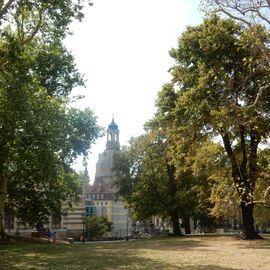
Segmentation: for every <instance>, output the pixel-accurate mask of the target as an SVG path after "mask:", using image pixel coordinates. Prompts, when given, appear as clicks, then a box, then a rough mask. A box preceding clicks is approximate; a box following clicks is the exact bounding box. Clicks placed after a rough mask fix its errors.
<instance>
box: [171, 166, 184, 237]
mask: <svg viewBox="0 0 270 270" xmlns="http://www.w3.org/2000/svg"><path fill="white" fill-rule="evenodd" d="M174 173H175V167H174V166H173V165H170V164H169V163H168V162H167V176H168V184H169V195H170V198H171V211H170V216H171V221H172V226H173V235H174V236H180V235H183V234H182V232H181V229H180V224H179V210H178V209H177V207H176V205H177V202H176V198H175V196H176V192H177V188H176V183H175V178H174Z"/></svg>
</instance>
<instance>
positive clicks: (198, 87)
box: [158, 16, 270, 224]
mask: <svg viewBox="0 0 270 270" xmlns="http://www.w3.org/2000/svg"><path fill="white" fill-rule="evenodd" d="M255 39H256V43H258V44H259V45H260V48H264V51H265V52H267V53H269V33H268V32H266V31H265V29H263V27H259V26H257V35H256V38H255V36H254V35H253V32H252V30H251V29H250V28H243V27H242V26H241V25H240V24H237V23H235V22H234V21H233V20H231V19H226V20H224V19H220V18H219V17H217V16H212V17H209V18H206V19H205V20H204V22H203V24H201V25H199V26H196V27H188V28H187V30H186V31H185V32H184V33H183V34H182V36H181V37H180V38H179V41H178V48H176V49H172V50H171V51H170V54H171V56H172V57H173V58H174V59H175V66H173V67H172V68H171V74H172V76H173V78H172V81H171V83H170V84H168V85H169V86H170V92H168V90H166V92H164V93H165V96H166V97H167V96H168V93H173V95H174V96H175V97H176V98H175V101H174V102H171V101H169V102H167V101H166V100H165V99H164V96H163V100H162V101H159V102H158V105H160V104H161V105H162V107H160V112H163V113H164V108H166V110H167V112H165V119H166V117H167V119H169V118H168V117H170V119H172V120H170V125H169V126H167V127H168V129H169V130H168V131H167V134H169V139H170V145H171V146H170V149H171V150H172V153H171V157H172V160H173V163H174V164H175V165H176V167H177V169H179V167H180V168H181V163H184V164H185V165H186V164H187V162H188V163H190V164H191V167H193V168H192V170H193V171H194V164H195V165H196V164H199V163H198V162H197V161H196V157H197V158H198V157H203V154H202V153H201V154H199V153H200V152H201V151H203V150H204V149H206V148H205V147H201V146H200V141H202V142H206V143H207V142H208V143H209V142H210V141H211V140H212V141H219V142H220V141H221V142H222V146H223V153H225V154H226V156H227V160H226V158H225V159H224V158H219V159H214V163H218V162H224V161H225V163H223V164H225V167H224V168H228V166H227V164H229V173H230V174H231V177H232V180H233V185H230V186H229V187H232V186H233V188H235V190H236V193H237V196H238V201H239V202H240V203H241V206H242V207H243V209H245V207H249V205H251V204H253V203H254V202H255V197H254V194H255V193H254V190H255V186H256V182H257V180H258V176H259V170H258V158H257V156H258V147H259V145H260V143H261V142H263V140H264V139H266V138H268V137H269V131H270V129H269V127H270V126H269V118H268V117H267V115H268V114H269V104H268V100H269V98H270V97H269V91H268V90H269V89H270V81H269V66H268V64H267V61H265V60H266V59H265V57H264V56H263V55H262V54H261V51H260V50H254V49H253V48H252V44H254V41H255ZM161 97H162V96H161ZM164 103H165V104H168V106H167V107H166V106H165V105H164ZM211 148H212V147H210V148H209V150H210V149H211ZM210 151H211V150H210ZM221 154H222V152H221ZM220 156H221V155H220ZM206 157H207V155H206ZM203 162H206V164H207V159H205V158H204V157H203V158H202V160H201V165H203ZM178 164H180V166H179V165H178ZM206 164H205V165H206ZM221 164H222V163H221ZM202 168H203V166H202ZM216 168H218V167H216ZM213 169H214V168H213ZM211 170H212V169H211ZM194 172H195V171H194ZM212 173H213V174H216V173H215V172H214V171H212ZM224 176H225V178H223V179H226V177H228V175H227V174H224ZM229 177H230V176H229ZM214 178H215V179H217V178H216V177H214ZM216 183H218V182H216ZM231 183H232V182H231ZM244 223H245V224H247V223H249V224H252V218H251V217H249V221H248V222H246V220H244Z"/></svg>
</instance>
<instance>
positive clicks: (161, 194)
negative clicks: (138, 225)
mask: <svg viewBox="0 0 270 270" xmlns="http://www.w3.org/2000/svg"><path fill="white" fill-rule="evenodd" d="M150 122H151V123H150ZM150 122H148V123H147V124H146V126H147V127H148V128H147V133H146V134H144V135H142V136H140V137H137V138H133V139H132V140H131V141H130V146H129V147H128V148H126V149H123V151H121V152H120V153H118V154H117V155H116V156H115V159H114V168H113V170H114V171H115V173H116V176H117V182H116V184H117V185H118V188H119V195H120V196H123V198H124V201H125V202H126V203H127V205H128V207H129V208H131V209H132V212H133V215H135V217H134V218H135V219H139V220H145V219H147V218H149V217H151V216H152V215H157V216H160V217H162V218H167V217H169V218H170V220H171V223H172V227H173V234H174V235H181V234H182V233H181V231H180V227H179V219H180V218H182V220H183V221H184V224H185V231H186V233H187V234H189V233H190V232H191V228H190V223H189V219H190V217H195V218H196V217H198V216H199V215H202V213H204V214H206V213H207V208H209V205H208V204H209V201H208V197H209V194H208V196H207V195H206V194H207V193H209V190H207V191H205V189H207V186H208V185H207V184H205V178H203V177H202V175H199V176H197V177H193V175H192V173H191V172H190V170H187V171H182V172H181V173H178V174H176V169H175V166H174V165H173V164H171V163H170V157H169V155H168V153H169V152H168V144H167V143H168V142H167V140H166V137H164V135H163V134H165V133H163V130H161V129H159V130H158V131H157V129H155V128H154V126H156V123H154V122H155V119H153V120H151V121H150ZM150 126H151V127H150ZM206 205H208V207H203V206H206Z"/></svg>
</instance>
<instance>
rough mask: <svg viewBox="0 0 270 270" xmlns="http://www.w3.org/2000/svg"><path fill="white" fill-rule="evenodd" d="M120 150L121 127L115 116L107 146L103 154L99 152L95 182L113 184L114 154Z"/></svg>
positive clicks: (110, 125)
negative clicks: (119, 127)
mask: <svg viewBox="0 0 270 270" xmlns="http://www.w3.org/2000/svg"><path fill="white" fill-rule="evenodd" d="M118 151H120V142H119V129H118V125H117V124H116V123H115V121H114V117H113V118H112V122H111V123H110V124H109V125H108V129H107V142H106V148H105V150H104V152H103V153H102V154H99V158H98V162H97V164H96V175H95V183H103V184H107V185H109V186H111V184H112V182H113V180H114V173H113V172H112V167H113V156H114V154H115V153H116V152H118Z"/></svg>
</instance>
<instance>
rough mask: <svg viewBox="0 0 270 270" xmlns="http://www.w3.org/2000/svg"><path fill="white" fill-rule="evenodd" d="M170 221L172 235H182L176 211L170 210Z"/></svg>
mask: <svg viewBox="0 0 270 270" xmlns="http://www.w3.org/2000/svg"><path fill="white" fill-rule="evenodd" d="M171 221H172V227H173V235H174V236H182V235H183V234H182V232H181V229H180V224H179V215H178V212H177V211H173V212H171Z"/></svg>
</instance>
